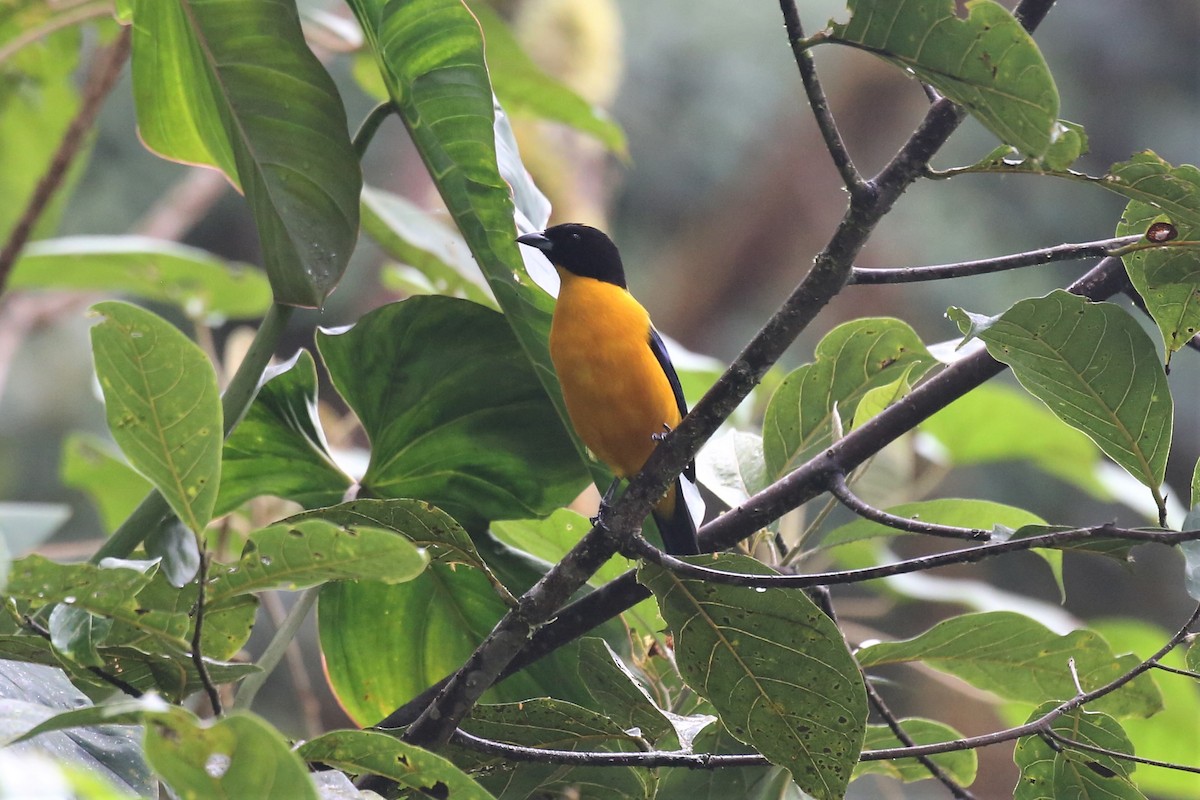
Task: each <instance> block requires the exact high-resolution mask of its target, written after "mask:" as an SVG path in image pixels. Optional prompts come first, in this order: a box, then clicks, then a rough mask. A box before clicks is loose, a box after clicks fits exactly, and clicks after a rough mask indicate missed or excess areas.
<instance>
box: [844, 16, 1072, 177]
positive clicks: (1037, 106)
mask: <svg viewBox="0 0 1200 800" xmlns="http://www.w3.org/2000/svg"><path fill="white" fill-rule="evenodd" d="M849 8H850V21H849V22H848V23H846V24H831V25H830V28H829V31H828V34H827V37H828V40H829V41H834V42H839V43H842V44H848V45H852V46H854V47H860V48H862V49H864V50H867V51H869V52H871V53H874V54H875V55H877V56H879V57H880V58H882V59H884V60H885V61H888V62H890V63H892V64H895V65H896V66H898V67H900V68H901V69H903V70H906V71H908V72H910V73H911V74H912V75H914V76H915V77H916V78H917V79H918V80H920V81H923V82H925V83H928V84H930V85H931V86H933V87H934V88H935V89H937V90H938V91H939V92H940V93H941V94H943V95H945V96H946V97H948V98H950V99H951V100H953V101H954V102H956V103H958V104H959V105H961V106H963V107H964V108H966V109H967V111H969V112H970V113H971V115H972V116H974V117H975V118H976V119H977V120H979V122H981V123H982V124H983V126H984V127H985V128H987V129H988V130H990V131H991V132H992V133H994V134H996V136H997V137H999V139H1000V141H1002V142H1004V143H1005V144H1007V145H1011V146H1013V147H1015V148H1017V149H1018V150H1020V151H1021V152H1022V153H1026V154H1028V155H1030V156H1033V157H1035V158H1040V157H1041V156H1042V155H1044V154H1045V153H1046V151H1047V149H1048V148H1049V147H1050V142H1051V139H1052V135H1053V132H1054V130H1055V123H1056V121H1057V119H1058V89H1057V88H1055V86H1054V78H1053V77H1052V76H1051V75H1050V69H1049V68H1048V67H1047V66H1046V61H1045V59H1043V58H1042V54H1041V52H1040V51H1039V50H1038V47H1037V44H1036V43H1034V41H1033V37H1031V36H1030V35H1029V33H1028V32H1027V31H1026V30H1025V29H1024V28H1023V27H1021V23H1020V22H1018V21H1017V20H1016V19H1015V18H1014V17H1013V16H1012V14H1010V13H1009V12H1008V11H1007V10H1006V9H1005V8H1004V7H1003V6H1001V5H1000V4H999V3H995V2H992V0H969V2H968V3H967V4H966V9H967V12H968V16H966V17H965V18H963V17H959V16H958V15H957V13H956V8H955V4H954V3H953V2H951V0H904V2H900V3H897V2H893V1H891V0H850V2H849Z"/></svg>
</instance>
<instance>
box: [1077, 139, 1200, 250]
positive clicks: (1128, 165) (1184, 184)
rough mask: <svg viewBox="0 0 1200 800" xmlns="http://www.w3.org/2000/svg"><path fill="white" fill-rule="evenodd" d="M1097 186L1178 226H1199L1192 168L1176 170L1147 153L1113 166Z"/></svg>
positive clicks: (1199, 195)
mask: <svg viewBox="0 0 1200 800" xmlns="http://www.w3.org/2000/svg"><path fill="white" fill-rule="evenodd" d="M1100 185H1101V186H1103V187H1104V188H1106V189H1108V190H1110V191H1113V192H1116V193H1117V194H1120V195H1123V196H1124V197H1128V198H1129V199H1130V200H1137V201H1139V202H1142V203H1148V204H1149V205H1152V206H1154V207H1155V208H1157V209H1160V210H1161V211H1162V212H1163V213H1164V214H1166V215H1167V216H1169V217H1170V218H1171V221H1172V222H1174V223H1175V224H1176V225H1177V226H1181V227H1183V226H1186V227H1188V228H1189V229H1191V228H1195V227H1197V226H1200V169H1197V168H1196V167H1194V166H1192V165H1191V164H1182V165H1180V166H1178V167H1175V166H1172V165H1170V164H1168V163H1167V162H1166V161H1164V160H1162V159H1161V158H1159V157H1158V155H1156V154H1155V153H1153V152H1151V151H1149V150H1146V151H1143V152H1141V153H1135V154H1134V155H1133V156H1132V157H1131V158H1130V159H1129V160H1128V161H1123V162H1121V163H1119V164H1113V165H1112V167H1110V168H1109V170H1108V175H1106V176H1105V177H1104V178H1102V179H1100ZM1141 232H1142V231H1139V233H1141Z"/></svg>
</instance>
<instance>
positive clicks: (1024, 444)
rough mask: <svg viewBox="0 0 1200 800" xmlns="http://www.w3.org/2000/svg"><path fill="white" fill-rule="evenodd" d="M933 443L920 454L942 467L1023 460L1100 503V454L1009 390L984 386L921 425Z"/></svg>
mask: <svg viewBox="0 0 1200 800" xmlns="http://www.w3.org/2000/svg"><path fill="white" fill-rule="evenodd" d="M920 430H921V432H922V433H924V434H928V435H930V436H932V437H933V438H934V439H936V440H937V441H936V442H934V443H932V444H933V446H932V447H926V448H924V451H925V455H926V456H927V457H930V458H932V459H933V460H935V461H937V462H938V463H941V464H944V465H946V466H951V467H957V466H967V465H971V464H991V463H995V462H999V461H1027V462H1029V463H1030V464H1032V465H1033V466H1035V467H1037V468H1038V469H1040V470H1042V471H1043V472H1045V473H1047V474H1049V475H1053V476H1055V477H1056V478H1060V479H1061V480H1064V481H1066V482H1067V483H1070V484H1072V485H1073V486H1076V487H1078V488H1080V489H1083V490H1084V491H1086V492H1088V493H1089V494H1091V495H1092V496H1093V497H1098V498H1100V499H1109V498H1110V497H1111V493H1110V492H1109V491H1108V490H1107V489H1106V488H1105V487H1104V484H1103V483H1101V481H1100V478H1099V477H1098V468H1099V466H1100V463H1101V457H1100V449H1099V448H1098V447H1096V444H1095V442H1093V441H1092V440H1091V439H1089V438H1088V437H1087V436H1086V435H1085V434H1083V433H1082V432H1080V431H1078V430H1076V429H1075V428H1073V427H1071V426H1069V425H1066V424H1064V423H1063V421H1062V420H1061V419H1059V417H1057V416H1056V415H1055V414H1053V413H1051V412H1050V410H1049V409H1047V408H1046V406H1045V405H1043V404H1042V403H1039V402H1037V401H1035V400H1033V399H1031V398H1030V397H1029V395H1027V394H1025V393H1023V392H1021V391H1019V390H1017V389H1014V388H1010V387H1008V386H1002V385H997V384H995V383H994V382H993V383H987V384H984V385H983V386H980V387H978V388H976V389H972V390H971V391H970V392H968V393H967V394H965V395H963V396H962V397H960V398H958V399H957V400H955V401H954V402H953V403H951V404H950V405H949V406H947V407H946V408H943V409H942V410H941V411H939V412H937V413H936V414H934V415H933V416H932V417H930V418H929V419H927V420H925V421H924V422H923V423H921V427H920Z"/></svg>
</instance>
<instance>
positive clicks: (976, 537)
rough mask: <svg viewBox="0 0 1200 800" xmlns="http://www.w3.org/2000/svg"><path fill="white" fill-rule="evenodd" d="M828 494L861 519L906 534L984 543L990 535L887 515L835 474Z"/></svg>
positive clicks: (978, 531)
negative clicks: (860, 496)
mask: <svg viewBox="0 0 1200 800" xmlns="http://www.w3.org/2000/svg"><path fill="white" fill-rule="evenodd" d="M829 493H830V494H832V495H833V496H834V497H836V498H837V499H838V502H840V503H841V504H842V505H844V506H845V507H846V508H848V509H850V510H851V511H853V512H854V513H855V514H857V515H858V516H860V517H862V518H863V519H867V520H870V521H871V522H878V523H879V524H880V525H885V526H887V527H889V528H895V529H896V530H899V531H906V532H908V533H924V534H926V535H929V536H942V537H945V538H947V539H968V540H970V541H975V542H986V541H989V540H990V539H991V538H992V535H991V534H990V533H988V532H987V531H985V530H980V529H979V528H959V527H956V526H954V525H938V524H937V523H935V522H922V521H920V520H918V519H910V518H909V517H901V516H897V515H896V514H889V513H887V512H886V511H882V510H880V509H878V508H875V507H874V506H872V505H869V504H868V503H865V502H863V500H861V499H860V498H859V497H857V496H856V495H855V494H854V492H852V491H850V487H849V486H848V485H847V484H846V476H845V475H843V474H842V473H840V472H836V473H834V474H833V475H831V476H830V478H829Z"/></svg>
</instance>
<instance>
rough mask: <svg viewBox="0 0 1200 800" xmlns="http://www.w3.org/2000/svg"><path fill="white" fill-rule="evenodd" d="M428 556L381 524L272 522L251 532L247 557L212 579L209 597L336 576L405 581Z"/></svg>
mask: <svg viewBox="0 0 1200 800" xmlns="http://www.w3.org/2000/svg"><path fill="white" fill-rule="evenodd" d="M426 563H427V561H426V557H425V555H424V554H423V553H422V552H421V551H420V550H418V549H417V548H415V547H413V546H412V545H411V544H410V543H409V542H408V541H407V540H406V539H403V538H401V537H399V536H396V535H394V534H392V533H391V532H389V531H384V530H379V529H378V528H367V527H364V528H342V527H339V526H337V525H334V524H333V523H331V522H326V521H325V520H320V519H308V520H301V521H299V522H295V523H290V524H287V523H280V524H278V525H270V526H268V527H266V528H263V529H262V530H258V531H255V532H254V533H252V534H250V538H249V540H248V541H247V542H246V547H245V548H244V549H243V550H242V557H241V558H240V559H239V560H238V563H237V564H235V565H234V567H233V568H232V569H230V570H229V571H228V572H226V573H224V574H222V575H220V576H218V577H217V578H215V579H213V580H211V581H210V582H209V588H208V593H209V595H208V596H209V598H210V600H211V602H213V603H218V602H220V601H221V600H224V599H226V598H229V597H234V596H236V595H239V594H248V593H250V592H261V591H265V590H267V589H289V590H295V589H304V588H308V587H310V586H316V585H318V584H320V583H325V582H328V581H337V580H363V581H381V582H383V583H401V582H403V581H408V580H412V579H413V578H415V577H416V576H417V575H420V574H421V572H422V571H423V570H424V569H425V564H426Z"/></svg>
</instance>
